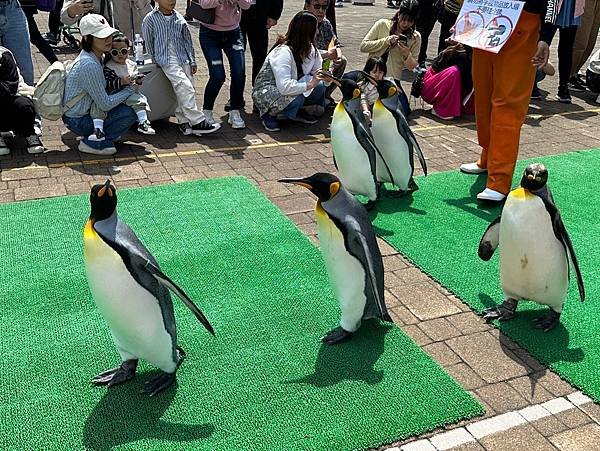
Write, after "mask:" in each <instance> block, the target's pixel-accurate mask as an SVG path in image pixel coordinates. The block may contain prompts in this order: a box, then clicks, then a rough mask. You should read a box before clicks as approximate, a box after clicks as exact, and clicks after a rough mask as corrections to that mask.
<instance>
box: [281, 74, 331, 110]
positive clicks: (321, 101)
mask: <svg viewBox="0 0 600 451" xmlns="http://www.w3.org/2000/svg"><path fill="white" fill-rule="evenodd" d="M325 89H326V87H325V85H324V84H323V82H319V84H318V85H317V86H315V89H313V91H312V92H311V93H310V95H309V96H308V97H304V94H300V95H298V96H296V98H295V99H294V100H292V101H291V102H290V103H289V104H288V106H286V107H285V108H284V109H283V110H282V111H281V113H280V114H283V115H285V116H286V117H287V118H288V119H293V118H295V117H296V115H297V114H298V111H300V108H302V107H303V106H307V105H321V106H322V107H324V106H325Z"/></svg>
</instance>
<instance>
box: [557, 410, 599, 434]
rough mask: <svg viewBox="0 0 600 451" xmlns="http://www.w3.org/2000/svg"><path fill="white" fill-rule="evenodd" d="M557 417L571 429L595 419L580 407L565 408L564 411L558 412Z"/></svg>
mask: <svg viewBox="0 0 600 451" xmlns="http://www.w3.org/2000/svg"><path fill="white" fill-rule="evenodd" d="M556 418H558V419H559V420H560V421H561V422H562V423H564V424H565V426H567V427H568V428H569V429H575V428H577V427H579V426H583V425H584V424H588V423H590V422H592V421H593V420H592V419H591V418H590V416H589V415H587V414H586V413H584V412H582V411H581V410H579V409H578V408H574V409H570V410H565V411H564V412H561V413H559V414H557V415H556Z"/></svg>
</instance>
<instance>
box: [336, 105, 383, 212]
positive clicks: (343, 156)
mask: <svg viewBox="0 0 600 451" xmlns="http://www.w3.org/2000/svg"><path fill="white" fill-rule="evenodd" d="M338 108H339V106H338V107H336V111H335V114H334V115H333V120H332V121H331V148H332V151H333V155H334V157H335V162H336V164H337V168H338V174H339V178H340V181H341V182H342V185H344V187H345V188H346V189H347V190H348V191H350V192H351V193H352V194H362V195H364V196H367V197H368V198H369V200H375V199H377V188H376V186H375V181H374V180H373V174H372V173H371V164H370V163H369V156H368V155H367V151H366V150H365V149H363V147H362V146H361V144H360V143H359V142H358V139H356V135H355V134H354V126H353V125H352V120H351V119H350V117H349V116H348V113H346V111H345V110H343V109H341V108H340V111H338Z"/></svg>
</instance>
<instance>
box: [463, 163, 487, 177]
mask: <svg viewBox="0 0 600 451" xmlns="http://www.w3.org/2000/svg"><path fill="white" fill-rule="evenodd" d="M460 172H464V173H465V174H483V173H484V172H487V169H485V168H480V167H479V166H478V165H477V163H465V164H461V165H460Z"/></svg>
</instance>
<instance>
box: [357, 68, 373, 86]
mask: <svg viewBox="0 0 600 451" xmlns="http://www.w3.org/2000/svg"><path fill="white" fill-rule="evenodd" d="M360 73H361V74H362V75H363V76H364V77H365V78H367V79H368V80H369V81H370V82H371V83H373V84H374V85H376V84H377V80H375V79H374V78H373V77H371V74H369V73H367V72H365V71H364V70H361V71H360Z"/></svg>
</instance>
